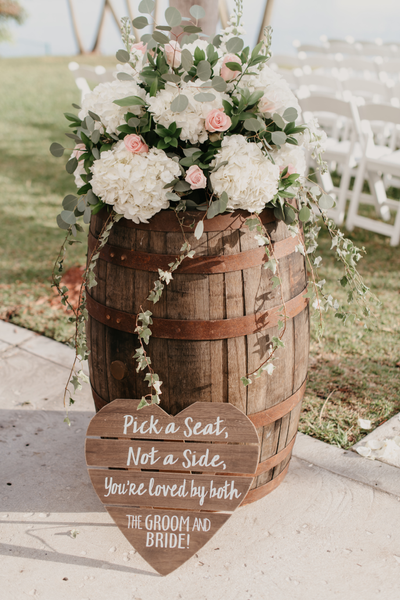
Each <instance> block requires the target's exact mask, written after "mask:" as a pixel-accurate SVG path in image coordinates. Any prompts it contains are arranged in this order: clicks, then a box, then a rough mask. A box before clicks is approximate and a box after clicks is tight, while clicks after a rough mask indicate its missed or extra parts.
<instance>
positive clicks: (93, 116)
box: [88, 110, 101, 122]
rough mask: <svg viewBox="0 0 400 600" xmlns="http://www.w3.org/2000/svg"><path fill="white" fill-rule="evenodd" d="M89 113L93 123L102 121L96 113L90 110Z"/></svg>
mask: <svg viewBox="0 0 400 600" xmlns="http://www.w3.org/2000/svg"><path fill="white" fill-rule="evenodd" d="M88 113H89V115H90V116H91V117H92V119H93V121H98V122H100V121H101V119H100V117H99V115H96V113H94V112H92V111H91V110H89V111H88Z"/></svg>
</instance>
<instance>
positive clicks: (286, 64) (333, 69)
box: [268, 52, 400, 83]
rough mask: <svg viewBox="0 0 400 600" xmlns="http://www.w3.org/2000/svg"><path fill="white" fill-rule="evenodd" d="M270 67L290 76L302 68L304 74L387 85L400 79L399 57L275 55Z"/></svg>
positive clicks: (303, 53) (302, 53)
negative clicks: (367, 80) (380, 82)
mask: <svg viewBox="0 0 400 600" xmlns="http://www.w3.org/2000/svg"><path fill="white" fill-rule="evenodd" d="M268 64H269V65H274V67H275V68H277V69H280V70H282V71H284V72H285V73H286V74H288V75H290V74H291V73H293V72H294V73H295V72H296V71H297V70H298V69H302V70H303V71H305V72H315V73H319V74H324V75H329V76H331V75H332V76H334V77H336V78H339V79H346V78H348V77H354V76H358V77H360V76H362V77H364V78H366V79H372V80H378V81H384V82H388V83H390V82H391V81H393V82H395V81H399V79H400V58H394V59H390V60H389V59H388V60H384V59H382V58H368V57H365V56H350V57H344V56H343V55H340V54H338V55H335V56H327V55H324V54H306V53H305V52H301V53H299V55H297V56H296V55H290V54H276V55H273V56H272V58H271V59H270V61H269V63H268Z"/></svg>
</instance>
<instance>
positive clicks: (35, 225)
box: [0, 57, 400, 447]
mask: <svg viewBox="0 0 400 600" xmlns="http://www.w3.org/2000/svg"><path fill="white" fill-rule="evenodd" d="M69 60H70V59H68V58H64V57H63V58H56V57H46V58H24V59H0V74H1V88H0V123H1V133H2V135H1V137H0V161H1V162H0V164H1V169H0V188H1V195H0V236H1V243H0V273H1V277H0V300H1V302H0V318H1V319H4V320H7V321H10V322H13V323H16V324H18V325H21V326H23V327H28V328H29V329H33V330H34V331H37V332H40V333H43V334H44V335H46V336H49V337H52V338H54V339H56V340H60V341H65V340H66V339H67V338H68V337H69V336H70V335H71V333H72V329H71V325H70V324H69V323H68V321H67V316H66V315H65V314H64V313H63V312H62V311H61V310H59V309H56V310H54V309H53V308H52V307H51V305H50V301H51V298H52V290H51V288H50V273H51V269H52V263H53V261H54V259H55V257H56V255H57V251H58V249H59V246H60V245H61V242H62V240H63V237H64V236H63V232H61V231H60V230H59V229H58V227H57V226H56V223H55V217H56V215H57V213H58V212H59V211H60V203H61V200H62V198H63V196H64V195H65V194H67V193H70V192H74V191H75V190H74V186H73V180H72V178H71V177H70V176H69V175H68V174H67V173H66V171H65V170H64V169H63V164H64V162H65V161H64V160H63V159H58V160H57V159H55V158H53V157H52V156H51V155H50V153H49V150H48V149H49V146H50V144H51V142H53V141H58V142H60V143H63V144H64V145H66V146H68V147H71V148H72V141H69V140H67V138H66V137H65V136H64V132H65V131H66V130H67V128H66V121H65V119H64V117H63V112H68V111H70V110H71V103H72V102H75V103H78V104H79V101H80V95H79V92H78V89H77V88H76V86H75V83H74V80H73V77H72V75H71V74H70V73H69V71H68V67H67V65H68V62H69ZM74 60H75V58H74ZM82 62H85V63H90V64H98V63H101V64H104V65H105V66H112V65H114V64H115V60H114V59H113V58H108V59H105V58H103V57H101V58H93V57H91V58H86V57H85V59H83V60H82ZM70 142H71V143H70ZM352 239H354V241H355V243H356V244H358V245H365V247H366V249H367V252H368V254H367V256H366V258H364V259H363V260H362V261H361V264H360V271H361V272H362V274H363V276H364V277H365V280H366V283H367V285H369V286H370V287H371V289H372V290H373V291H374V293H376V295H377V296H378V297H379V299H380V300H381V302H382V303H383V308H382V310H381V312H380V313H379V314H377V315H376V316H375V317H374V318H373V319H372V320H371V322H370V323H368V324H366V325H367V327H366V328H364V326H363V325H355V326H352V327H348V326H346V327H343V326H342V325H341V324H340V322H339V321H337V320H335V319H333V318H332V317H331V316H329V315H328V316H327V318H326V329H325V337H324V339H323V340H322V341H320V342H318V341H317V340H316V339H315V338H313V340H312V344H311V357H310V370H309V382H308V387H307V394H306V398H305V402H304V410H303V413H302V417H301V423H300V430H301V431H303V432H304V433H308V434H310V435H312V436H314V437H317V438H319V439H321V440H324V441H327V442H329V443H332V444H337V445H339V446H342V447H348V446H350V445H352V444H353V443H355V442H356V441H357V440H358V439H360V437H362V436H363V435H364V434H365V432H361V431H360V429H359V427H358V425H357V419H358V417H362V418H365V419H371V421H372V423H373V426H374V427H376V426H377V425H379V424H380V423H382V422H383V421H384V420H386V419H388V418H389V417H391V416H392V415H394V414H395V413H396V412H398V411H399V410H400V380H399V378H400V368H399V366H400V347H399V346H400V345H399V333H400V317H399V310H398V306H399V303H400V293H399V292H400V275H399V273H400V249H399V248H391V247H390V245H389V240H388V239H387V238H383V237H382V236H378V235H374V234H372V233H368V232H365V231H361V230H355V232H354V234H352ZM82 240H83V242H84V243H83V244H80V245H76V246H73V247H72V249H71V250H70V251H69V255H68V263H67V268H68V267H70V266H71V267H72V266H74V265H82V264H83V263H84V261H85V239H84V236H82ZM328 249H329V242H328V239H327V237H326V236H325V237H324V236H323V237H322V256H323V258H324V268H323V269H321V277H325V278H326V279H327V280H331V281H332V280H337V279H339V278H340V277H341V271H340V269H339V268H338V265H337V263H335V262H334V261H333V260H332V258H331V256H330V253H329V252H328ZM330 292H331V293H332V295H333V296H334V297H336V296H338V294H340V293H341V292H340V290H338V288H337V287H336V285H332V286H331V289H330ZM396 364H399V366H396Z"/></svg>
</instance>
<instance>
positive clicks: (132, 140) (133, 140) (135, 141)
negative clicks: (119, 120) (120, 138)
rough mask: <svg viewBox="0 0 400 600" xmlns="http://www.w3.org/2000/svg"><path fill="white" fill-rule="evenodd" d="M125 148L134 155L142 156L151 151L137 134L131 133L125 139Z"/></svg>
mask: <svg viewBox="0 0 400 600" xmlns="http://www.w3.org/2000/svg"><path fill="white" fill-rule="evenodd" d="M124 144H125V148H126V149H127V150H129V152H133V153H134V154H142V153H144V152H148V151H149V147H148V145H147V144H145V143H144V141H143V140H142V138H141V137H140V136H139V135H136V134H135V133H131V134H130V135H127V136H126V137H124Z"/></svg>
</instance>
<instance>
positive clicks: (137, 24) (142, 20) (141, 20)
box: [132, 17, 149, 29]
mask: <svg viewBox="0 0 400 600" xmlns="http://www.w3.org/2000/svg"><path fill="white" fill-rule="evenodd" d="M148 24H149V22H148V20H147V17H136V19H133V21H132V25H133V27H134V28H135V29H144V28H145V27H147V25H148Z"/></svg>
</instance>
